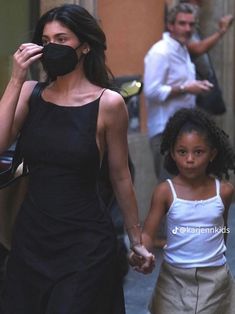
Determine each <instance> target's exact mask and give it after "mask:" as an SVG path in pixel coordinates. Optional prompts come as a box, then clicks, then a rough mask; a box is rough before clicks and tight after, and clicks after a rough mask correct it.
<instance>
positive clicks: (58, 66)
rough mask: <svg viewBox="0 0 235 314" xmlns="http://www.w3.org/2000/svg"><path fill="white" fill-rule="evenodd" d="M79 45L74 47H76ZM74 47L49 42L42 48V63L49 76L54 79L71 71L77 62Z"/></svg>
mask: <svg viewBox="0 0 235 314" xmlns="http://www.w3.org/2000/svg"><path fill="white" fill-rule="evenodd" d="M79 47H80V45H79V46H78V47H77V48H76V49H78V48H79ZM76 49H74V48H72V47H70V46H67V45H58V44H53V43H50V44H48V45H46V46H45V47H44V48H43V55H42V59H41V61H42V64H43V67H44V69H45V71H46V72H47V74H48V75H49V77H50V78H52V79H55V78H56V77H57V76H62V75H65V74H68V73H70V72H72V71H73V70H74V69H75V67H76V65H77V63H78V61H79V60H78V56H77V53H76Z"/></svg>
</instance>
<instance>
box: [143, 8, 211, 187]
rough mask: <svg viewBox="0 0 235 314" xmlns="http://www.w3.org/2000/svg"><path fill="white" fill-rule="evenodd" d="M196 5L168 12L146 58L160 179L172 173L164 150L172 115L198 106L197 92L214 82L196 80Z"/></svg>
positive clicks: (150, 119) (149, 118) (152, 142)
mask: <svg viewBox="0 0 235 314" xmlns="http://www.w3.org/2000/svg"><path fill="white" fill-rule="evenodd" d="M194 13H195V12H194V10H193V8H192V6H190V5H188V4H179V5H177V6H175V7H173V8H172V9H171V10H170V11H169V12H168V18H167V29H168V31H169V32H165V33H164V34H163V38H162V39H161V40H160V41H159V42H157V43H155V44H154V45H153V46H152V47H151V48H150V50H149V51H148V53H147V54H146V56H145V58H144V66H145V68H144V95H145V100H146V105H147V125H148V135H149V139H150V146H151V149H152V153H153V159H154V166H155V173H156V176H157V178H158V180H159V181H162V180H164V179H165V178H166V177H168V174H167V173H166V172H165V170H164V167H163V157H162V155H161V153H160V143H161V138H162V133H163V131H164V129H165V126H166V123H167V122H168V120H169V118H170V117H171V116H172V115H173V114H174V113H175V112H176V111H177V110H179V109H181V108H183V107H187V108H192V107H194V106H195V95H197V94H200V93H204V92H207V91H209V90H210V89H211V87H212V85H211V84H210V82H208V81H206V80H205V81H199V80H196V75H195V68H194V64H193V63H192V62H191V60H190V56H189V53H188V49H187V44H188V43H189V42H190V39H191V37H192V34H193V32H194V26H195V15H194Z"/></svg>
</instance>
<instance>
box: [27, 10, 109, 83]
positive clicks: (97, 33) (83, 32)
mask: <svg viewBox="0 0 235 314" xmlns="http://www.w3.org/2000/svg"><path fill="white" fill-rule="evenodd" d="M52 21H58V22H60V23H61V24H63V25H64V26H65V27H67V28H68V29H70V30H71V31H72V32H73V33H74V34H75V35H76V36H77V37H78V39H79V40H80V42H81V43H88V44H89V46H90V51H89V53H87V54H86V55H84V60H83V64H84V72H85V76H86V78H87V79H88V80H89V81H90V82H91V83H93V84H95V85H98V86H101V87H106V88H107V87H112V86H111V85H112V84H111V82H112V81H113V75H112V73H111V72H110V70H109V69H108V67H107V66H106V63H105V50H106V37H105V34H104V32H103V30H102V29H101V28H100V26H99V25H98V23H97V21H96V19H95V18H94V17H93V16H92V15H91V14H90V13H89V12H88V11H87V10H86V9H84V8H83V7H81V6H79V5H76V4H65V5H62V6H59V7H56V8H53V9H51V10H49V11H48V12H46V13H45V14H44V15H42V16H41V18H40V19H39V21H38V23H37V25H36V28H35V32H34V36H33V40H32V42H33V43H36V44H38V45H42V34H43V29H44V27H45V25H46V24H47V23H49V22H52ZM54 79H55V78H52V77H48V81H53V80H54Z"/></svg>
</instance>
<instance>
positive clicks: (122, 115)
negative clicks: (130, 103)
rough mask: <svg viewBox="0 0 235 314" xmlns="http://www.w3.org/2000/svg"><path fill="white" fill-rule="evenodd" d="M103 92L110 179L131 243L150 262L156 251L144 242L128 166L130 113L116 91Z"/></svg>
mask: <svg viewBox="0 0 235 314" xmlns="http://www.w3.org/2000/svg"><path fill="white" fill-rule="evenodd" d="M104 96H105V97H104ZM104 96H103V97H102V98H101V100H102V104H103V106H102V107H103V108H104V111H103V114H104V116H105V118H104V120H103V121H104V124H105V125H104V130H105V142H106V147H107V150H108V161H109V171H110V179H111V182H112V186H113V189H114V193H115V196H116V198H117V201H118V203H119V206H120V208H121V211H122V214H123V218H124V224H125V227H126V230H127V234H128V237H129V240H130V243H131V247H132V249H133V250H134V251H135V252H136V253H138V254H139V255H141V256H142V257H143V258H144V260H145V261H147V263H149V264H151V263H152V262H153V255H152V254H150V253H149V252H148V251H147V250H146V249H145V248H144V247H143V246H142V241H141V229H140V226H139V217H138V207H137V201H136V197H135V192H134V188H133V184H132V179H131V175H130V171H129V166H128V143H127V128H128V114H127V109H126V105H125V103H124V101H123V99H122V97H121V96H120V95H119V94H117V93H116V92H112V91H110V90H107V91H106V92H105V94H104Z"/></svg>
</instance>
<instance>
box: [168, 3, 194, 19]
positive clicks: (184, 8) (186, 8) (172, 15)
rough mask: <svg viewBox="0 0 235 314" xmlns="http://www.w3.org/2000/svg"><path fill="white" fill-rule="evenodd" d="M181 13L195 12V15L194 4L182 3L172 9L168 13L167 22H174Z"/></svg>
mask: <svg viewBox="0 0 235 314" xmlns="http://www.w3.org/2000/svg"><path fill="white" fill-rule="evenodd" d="M179 13H187V14H193V15H194V16H195V13H196V12H195V9H194V6H193V5H191V4H188V3H180V4H178V5H176V6H174V7H172V8H171V9H170V11H169V12H168V14H167V23H168V24H174V23H175V20H176V16H177V14H179Z"/></svg>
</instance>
